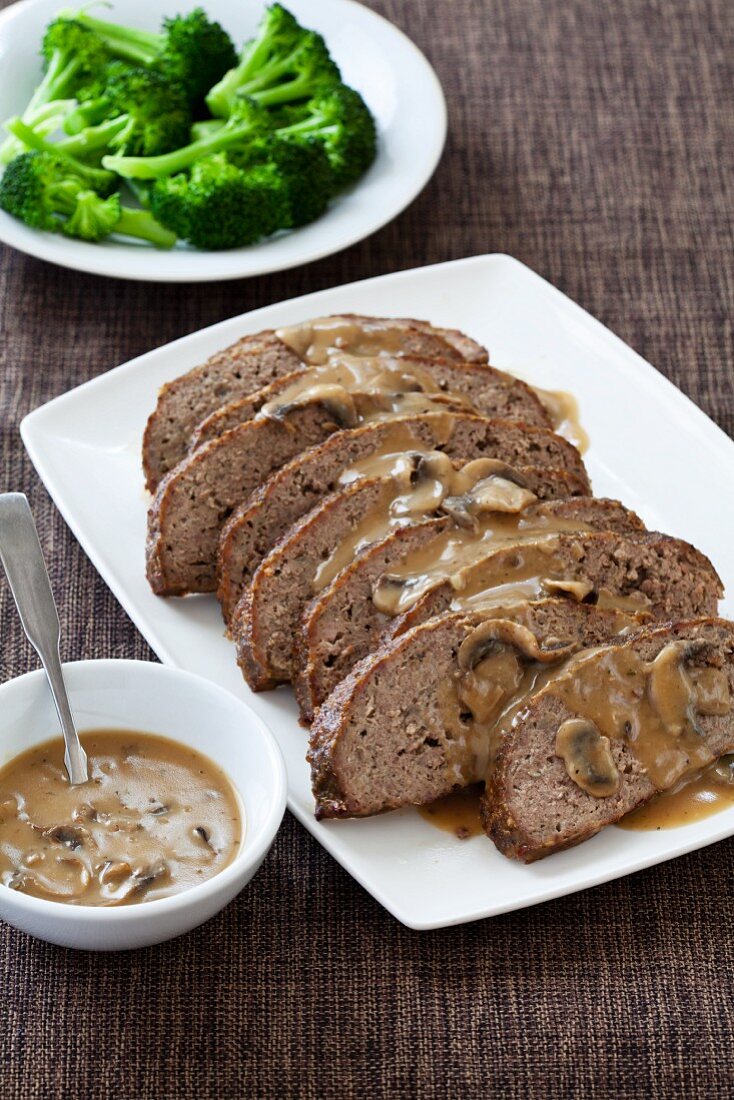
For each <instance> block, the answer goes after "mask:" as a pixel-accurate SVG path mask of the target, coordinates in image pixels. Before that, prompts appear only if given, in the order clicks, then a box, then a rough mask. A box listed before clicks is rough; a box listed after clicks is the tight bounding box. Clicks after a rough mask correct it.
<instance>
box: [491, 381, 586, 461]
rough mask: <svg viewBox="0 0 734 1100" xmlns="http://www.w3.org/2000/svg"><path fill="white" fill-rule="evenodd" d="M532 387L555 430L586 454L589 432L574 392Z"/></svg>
mask: <svg viewBox="0 0 734 1100" xmlns="http://www.w3.org/2000/svg"><path fill="white" fill-rule="evenodd" d="M509 377H512V376H511V375H510V376H509ZM530 388H531V389H532V391H533V392H534V393H535V394H536V395H537V397H538V399H539V400H540V401H541V402H542V404H543V405H544V406H545V409H546V412H547V413H548V415H549V417H550V420H551V424H552V425H553V431H554V432H557V433H558V435H562V436H563V437H564V438H565V439H567V440H568V441H569V443H573V445H574V447H576V449H577V450H578V451H579V452H580V453H581V454H585V453H586V451H588V449H589V442H590V440H589V435H588V432H587V431H586V430H585V429H584V427H583V425H582V424H581V418H580V415H579V403H578V401H577V400H576V398H575V397H574V396H573V394H572V393H567V392H566V391H565V390H541V389H540V388H539V387H538V386H531V387H530Z"/></svg>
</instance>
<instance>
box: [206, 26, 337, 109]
mask: <svg viewBox="0 0 734 1100" xmlns="http://www.w3.org/2000/svg"><path fill="white" fill-rule="evenodd" d="M340 79H341V78H340V75H339V69H338V68H337V66H336V65H335V64H334V62H333V61H332V59H331V57H330V56H329V50H328V48H327V46H326V43H325V42H324V40H323V38H322V37H321V35H320V34H316V33H315V32H314V31H308V30H305V29H304V28H303V27H301V25H300V24H299V23H298V22H297V20H296V19H295V18H294V17H293V16H292V15H291V13H290V12H289V11H287V10H286V9H285V8H284V7H282V6H281V5H280V4H273V5H272V6H271V7H269V8H267V9H266V11H265V14H264V16H263V18H262V20H261V22H260V26H259V27H258V31H257V34H256V36H255V38H253V39H252V40H251V41H250V42H248V43H247V44H246V45H245V48H244V50H243V51H242V56H241V57H240V60H239V63H238V64H237V66H236V67H235V68H233V69H230V71H229V72H228V73H225V75H224V76H223V77H222V79H221V80H220V81H219V83H218V84H216V85H215V86H214V87H213V88H212V89H211V91H210V92H209V94H208V95H207V97H206V104H207V107H208V108H209V110H210V111H211V113H212V114H213V115H216V116H219V117H220V118H226V117H227V116H228V115H229V114H230V113H231V111H232V109H233V108H234V106H235V104H236V102H237V100H238V99H239V98H242V97H243V96H252V97H253V98H254V99H256V100H257V101H258V102H259V103H261V104H262V105H263V106H266V107H269V106H275V105H277V104H280V103H286V102H291V101H293V100H298V99H305V98H307V97H309V96H312V95H314V94H315V92H316V90H317V89H318V88H319V87H320V86H322V85H326V84H334V83H338V82H339V81H340Z"/></svg>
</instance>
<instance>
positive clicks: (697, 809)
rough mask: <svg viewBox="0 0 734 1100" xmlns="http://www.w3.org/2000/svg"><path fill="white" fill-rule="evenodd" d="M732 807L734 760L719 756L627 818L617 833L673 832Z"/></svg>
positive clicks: (733, 799)
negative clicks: (655, 830) (656, 830)
mask: <svg viewBox="0 0 734 1100" xmlns="http://www.w3.org/2000/svg"><path fill="white" fill-rule="evenodd" d="M732 806H734V757H732V756H722V757H721V759H720V760H716V761H715V762H714V763H713V764H709V765H708V767H706V768H704V769H703V771H701V772H699V773H698V775H694V776H693V777H692V778H691V777H688V776H686V777H685V778H684V779H682V780H681V781H680V783H676V785H675V787H673V788H671V790H669V791H662V792H661V793H660V794H658V795H656V796H655V798H653V799H652V800H651V801H650V802H647V803H646V804H645V805H644V806H640V807H639V809H637V810H633V811H632V813H631V814H627V816H626V817H623V818H622V820H621V821H620V822H619V823H618V824H619V828H620V829H629V830H634V831H638V830H646V831H647V830H652V829H675V828H677V827H678V826H680V825H690V824H691V822H693V821H702V820H703V819H704V818H706V817H711V816H712V815H713V814H718V813H721V811H722V810H728V809H730V808H731V807H732Z"/></svg>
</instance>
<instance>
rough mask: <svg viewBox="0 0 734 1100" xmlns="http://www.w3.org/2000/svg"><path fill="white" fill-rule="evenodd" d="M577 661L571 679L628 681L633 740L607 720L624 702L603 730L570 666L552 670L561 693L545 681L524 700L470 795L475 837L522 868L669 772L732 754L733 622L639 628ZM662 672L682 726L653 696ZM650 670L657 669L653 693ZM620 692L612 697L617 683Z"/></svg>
mask: <svg viewBox="0 0 734 1100" xmlns="http://www.w3.org/2000/svg"><path fill="white" fill-rule="evenodd" d="M580 662H581V663H580V666H579V667H583V669H584V672H583V676H584V678H585V679H583V680H581V681H580V682H581V683H582V684H583V683H584V682H586V683H591V684H592V686H593V682H594V677H602V678H603V679H604V680H606V682H607V683H608V682H609V677H610V675H613V676H614V677H615V678H617V679H619V677H620V676H624V677H625V679H626V680H627V682H634V684H635V688H634V692H633V693H631V694H632V696H633V697H632V700H631V706H630V707H629V713H630V714H631V716H632V722H633V723H634V722H635V720H636V722H637V723H638V726H637V730H636V735H635V737H629V736H628V734H626V733H625V728H624V724H622V725H620V726H617V723H619V722H622V723H624V720H625V715H626V713H627V711H626V709H625V708H624V707H621V708H620V710H619V711H618V712H617V715H616V716H615V719H616V720H615V723H614V729H612V727H610V726H609V725H608V724H607V721H606V720H605V718H604V716H603V715H602V718H600V717H599V716H598V715H596V714H594V715H593V717H592V716H591V715H590V714H589V713H588V712H587V707H586V705H585V704H583V703H581V704H579V703H578V702H577V701H576V699H575V692H574V691H571V692H570V694H569V691H568V687H569V677H571V678H573V676H574V675H578V670H577V671H576V672H575V673H574V672H573V671H572V670H568V671H566V672H565V673H563V674H562V675H563V676H564V677H565V683H566V686H565V688H564V686H563V684H561V683H560V682H558V681H556V682H555V683H554V682H553V681H551V682H550V683H548V684H547V685H546V686H545V687H544V688H543V689H542V690H541V691H540V692H538V693H537V694H535V695H533V696H531V697H530V698H529V699H528V701H527V705H526V706H525V707H524V709H523V711H522V713H521V714H520V715H518V717H517V719H516V721H515V724H514V725H513V727H512V728H511V730H510V731H509V732H508V734H507V736H506V738H505V739H504V741H503V742H502V745H501V747H500V750H499V753H498V755H497V759H496V762H495V766H494V768H493V770H492V771H491V772H490V775H489V778H488V782H487V787H486V790H485V794H484V797H483V800H482V816H483V819H484V827H485V830H486V832H487V834H488V835H489V836H490V837H491V838H492V840H493V841H494V842H495V844H496V845H497V847H498V848H499V850H500V851H501V852H503V853H504V854H505V855H506V856H511V857H513V858H515V859H521V860H524V861H525V862H527V863H530V862H532V861H533V860H536V859H541V858H543V857H544V856H547V855H550V854H551V853H552V852H557V851H560V850H561V849H563V848H569V847H571V846H572V845H574V844H579V843H580V842H581V841H582V840H587V839H588V838H589V837H591V836H594V834H595V833H597V832H599V830H600V829H602V828H604V826H606V825H611V824H613V823H614V822H616V821H619V819H620V818H621V817H623V816H624V815H625V814H627V813H629V812H630V811H631V810H633V809H634V808H635V807H637V806H639V805H641V804H642V803H644V802H647V801H648V800H649V799H650V798H651V797H652V796H653V795H654V794H656V793H658V792H659V791H661V790H665V789H667V788H668V787H670V786H672V785H673V784H674V783H675V782H677V781H678V779H679V778H680V775H681V771H680V770H679V769H683V768H685V769H686V770H687V769H689V768H694V769H697V768H700V767H702V766H704V765H705V764H706V763H708V762H709V761H710V760H713V759H716V758H717V757H719V756H721V755H722V754H723V753H728V752H732V750H734V712H732V709H731V698H732V692H734V624H732V623H730V622H727V621H725V620H723V619H705V620H702V621H693V622H678V623H674V624H672V625H667V626H663V627H660V628H658V629H654V630H647V629H645V630H642V631H640V632H639V633H637V634H636V635H635V636H633V637H632V638H631V639H630V640H629V641H628V642H626V643H625V644H624V645H621V646H614V647H613V648H610V649H606V648H605V649H602V650H601V651H599V652H597V653H595V654H594V655H593V656H591V657H588V658H586V657H584V656H583V655H582V657H581V659H580ZM676 665H677V666H678V667H677V669H676V667H675V666H676ZM681 669H682V674H681ZM635 670H636V671H635ZM671 670H672V673H673V675H674V676H675V677H678V676H679V675H682V678H681V679H680V680H679V682H680V683H681V684H684V685H686V690H685V693H684V694H683V697H682V699H681V700H680V703H682V704H683V705H684V706H685V707H686V708H687V709H688V708H690V709H689V710H688V713H687V714H686V715H685V716H684V723H683V725H682V728H681V727H680V726H678V725H677V724H676V723H675V722H674V721H673V718H674V714H675V709H676V705H675V700H674V698H673V696H674V693H673V692H671V691H669V690H668V691H665V686H666V680H667V675H668V674H670V673H671ZM658 673H663V674H665V676H664V678H663V679H662V680H661V682H660V688H659V689H658V691H657V692H656V687H655V679H654V677H655V676H656V675H657V674H658ZM571 683H572V680H571ZM701 687H702V688H703V691H701ZM660 689H662V691H661V690H660ZM621 692H622V698H624V686H622V688H621ZM617 694H618V695H619V689H618V691H617ZM595 695H596V698H595V697H594V696H592V702H594V701H596V702H598V701H599V700H598V693H595ZM671 706H672V707H673V710H672V711H670V710H669V709H668V708H670V707H671ZM651 712H652V713H651ZM631 724H632V723H631ZM658 738H659V739H660V740H659V743H658V744H656V743H655V740H654V739H658ZM662 749H665V750H666V755H665V757H663V756H662V755H661V750H662ZM663 760H664V762H665V765H666V766H665V768H663V769H662V770H661V769H660V763H661V762H662V761H663ZM684 774H685V773H684ZM572 776H576V777H578V778H573V777H572Z"/></svg>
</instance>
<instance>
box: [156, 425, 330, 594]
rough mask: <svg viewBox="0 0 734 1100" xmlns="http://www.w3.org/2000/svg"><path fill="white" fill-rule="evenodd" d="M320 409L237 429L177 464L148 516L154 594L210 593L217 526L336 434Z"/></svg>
mask: <svg viewBox="0 0 734 1100" xmlns="http://www.w3.org/2000/svg"><path fill="white" fill-rule="evenodd" d="M337 428H338V424H337V423H336V422H335V420H334V416H333V413H332V412H331V410H330V409H329V408H327V407H326V406H325V405H323V404H320V403H319V404H312V405H307V406H305V407H303V408H298V409H294V410H293V411H292V413H291V414H290V415H289V416H288V417H285V418H283V419H278V420H274V419H271V418H263V419H259V420H253V421H251V422H250V423H249V424H242V425H240V427H239V428H234V429H233V430H232V431H231V432H227V433H226V434H225V435H223V436H220V438H219V439H213V440H212V441H211V443H207V444H205V445H204V446H203V447H200V448H199V450H198V451H195V452H194V453H193V454H192V455H190V456H188V457H187V458H185V459H183V460H182V461H181V462H179V464H178V466H175V467H174V469H173V470H171V472H170V473H169V474H167V475H166V477H165V478H164V479H163V481H162V482H161V483H160V485H159V486H158V489H157V490H156V494H155V497H154V498H153V503H152V504H151V506H150V509H149V511H148V540H147V546H146V563H147V576H148V580H149V582H150V585H151V587H152V589H153V591H154V592H155V593H156V594H157V595H159V596H183V595H185V594H186V593H188V592H212V591H213V590H214V588H215V583H216V572H215V568H216V555H217V545H218V542H219V535H220V532H221V530H222V526H223V525H224V523H225V522H226V520H227V519H228V518H229V516H230V515H231V514H232V511H233V510H234V508H235V506H236V505H237V504H239V503H240V501H242V500H244V499H245V497H247V496H248V494H249V493H251V492H252V491H253V489H255V488H256V487H257V486H258V485H260V484H261V482H263V481H265V480H266V479H267V478H268V477H269V476H270V474H272V472H273V471H274V470H277V469H278V467H279V466H282V465H283V464H284V463H286V462H288V461H289V459H291V458H293V456H294V455H295V454H298V452H299V451H302V450H304V449H305V448H306V447H309V446H313V444H314V443H318V442H319V441H321V440H322V439H324V438H325V437H326V436H328V435H331V433H332V432H334V431H336V430H337Z"/></svg>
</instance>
